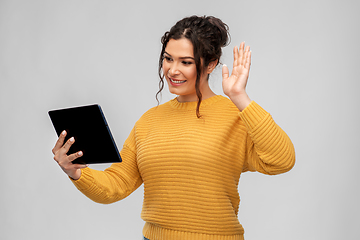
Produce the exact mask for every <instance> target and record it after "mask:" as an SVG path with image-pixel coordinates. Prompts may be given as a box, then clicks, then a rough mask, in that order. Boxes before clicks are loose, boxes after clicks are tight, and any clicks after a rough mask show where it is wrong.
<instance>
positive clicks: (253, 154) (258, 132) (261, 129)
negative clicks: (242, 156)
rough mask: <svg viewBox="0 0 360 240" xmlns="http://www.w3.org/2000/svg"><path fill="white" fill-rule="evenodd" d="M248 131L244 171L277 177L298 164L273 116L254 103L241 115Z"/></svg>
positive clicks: (291, 146) (288, 142) (286, 137)
mask: <svg viewBox="0 0 360 240" xmlns="http://www.w3.org/2000/svg"><path fill="white" fill-rule="evenodd" d="M239 115H240V118H241V119H242V121H243V122H244V123H245V126H246V128H247V131H248V137H247V152H246V160H245V163H244V166H243V172H245V171H258V172H261V173H264V174H269V175H275V174H280V173H284V172H287V171H289V170H290V169H291V168H292V167H293V166H294V164H295V150H294V146H293V144H292V142H291V140H290V138H289V137H288V136H287V134H286V133H285V132H284V131H283V130H282V129H281V128H280V127H279V126H278V125H277V124H276V123H275V122H274V120H273V119H272V117H271V115H270V114H269V113H267V112H266V111H265V110H264V109H263V108H261V107H260V106H259V105H258V104H257V103H255V102H254V101H252V102H251V103H250V105H249V106H247V107H246V108H245V109H244V110H243V111H242V112H241V113H240V114H239Z"/></svg>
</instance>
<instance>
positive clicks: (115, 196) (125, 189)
mask: <svg viewBox="0 0 360 240" xmlns="http://www.w3.org/2000/svg"><path fill="white" fill-rule="evenodd" d="M134 146H135V130H134V129H133V130H132V131H131V133H130V135H129V137H128V139H127V140H126V141H125V143H124V146H123V148H122V150H121V151H120V156H121V158H122V162H121V163H113V164H112V165H111V166H110V167H109V168H107V169H105V170H104V171H98V170H94V169H91V168H84V169H82V172H81V177H80V178H79V179H78V180H72V179H71V181H72V182H73V183H74V185H75V186H76V187H77V189H79V190H80V191H81V192H82V193H83V194H84V195H86V196H87V197H88V198H90V199H91V200H93V201H95V202H98V203H104V204H109V203H113V202H116V201H119V200H121V199H123V198H125V197H127V196H128V195H130V194H131V193H132V192H133V191H135V190H136V189H137V188H138V187H139V186H140V185H141V184H142V182H143V181H142V178H141V176H140V173H139V169H138V167H137V162H136V151H135V147H134Z"/></svg>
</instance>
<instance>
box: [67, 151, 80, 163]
mask: <svg viewBox="0 0 360 240" xmlns="http://www.w3.org/2000/svg"><path fill="white" fill-rule="evenodd" d="M82 155H83V152H82V151H79V152H76V153H73V154H70V155H69V156H68V160H69V161H70V162H72V161H74V160H75V159H77V158H79V157H81V156H82Z"/></svg>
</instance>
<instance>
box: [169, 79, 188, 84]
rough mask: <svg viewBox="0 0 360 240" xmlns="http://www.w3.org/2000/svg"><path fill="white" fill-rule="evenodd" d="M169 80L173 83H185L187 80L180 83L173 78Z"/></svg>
mask: <svg viewBox="0 0 360 240" xmlns="http://www.w3.org/2000/svg"><path fill="white" fill-rule="evenodd" d="M169 79H170V81H171V82H172V83H184V82H186V80H183V81H179V80H174V79H172V78H169Z"/></svg>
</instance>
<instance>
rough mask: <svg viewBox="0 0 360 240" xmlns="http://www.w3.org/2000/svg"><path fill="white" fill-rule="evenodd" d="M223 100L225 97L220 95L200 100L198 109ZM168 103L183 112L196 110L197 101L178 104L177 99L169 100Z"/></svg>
mask: <svg viewBox="0 0 360 240" xmlns="http://www.w3.org/2000/svg"><path fill="white" fill-rule="evenodd" d="M224 98H225V97H224V96H222V95H216V96H213V97H210V98H207V99H205V100H202V101H201V104H200V109H201V108H203V107H205V106H207V105H211V104H213V103H216V102H218V101H220V100H222V99H224ZM169 103H170V105H171V107H173V108H176V109H183V110H194V109H196V105H197V101H195V102H179V101H178V100H177V98H174V99H172V100H170V102H169Z"/></svg>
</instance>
